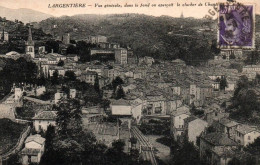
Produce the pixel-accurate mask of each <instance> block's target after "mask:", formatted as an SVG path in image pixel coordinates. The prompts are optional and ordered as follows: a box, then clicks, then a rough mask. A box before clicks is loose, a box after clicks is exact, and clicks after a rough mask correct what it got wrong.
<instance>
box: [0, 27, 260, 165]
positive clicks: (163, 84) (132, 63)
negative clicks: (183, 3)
mask: <svg viewBox="0 0 260 165" xmlns="http://www.w3.org/2000/svg"><path fill="white" fill-rule="evenodd" d="M26 29H27V31H26V33H27V39H26V41H24V53H19V52H17V51H15V50H10V51H8V52H7V53H5V54H1V55H0V59H1V63H2V61H3V62H4V63H5V64H4V65H2V64H1V66H3V67H1V69H0V76H1V79H2V80H1V82H0V85H1V86H0V94H1V95H0V96H1V101H0V124H1V131H5V133H1V134H0V136H1V140H0V165H7V164H8V165H9V164H16V165H18V164H20V165H31V164H43V165H45V164H66V163H67V164H75V165H78V164H109V163H108V161H109V162H110V164H151V165H158V164H163V165H164V164H180V165H181V164H194V165H200V164H202V165H204V164H205V165H234V164H235V165H238V164H240V165H241V164H243V165H246V164H248V165H249V164H250V165H257V164H259V162H260V153H259V147H260V124H259V118H260V116H259V115H260V111H259V105H260V104H259V98H260V90H259V89H260V88H259V87H260V86H259V85H260V84H259V82H260V81H259V80H260V77H259V74H260V65H259V64H258V63H255V60H256V58H257V60H258V57H259V51H258V50H254V51H249V50H242V49H235V50H234V49H221V50H219V51H220V52H219V53H218V54H215V55H214V58H212V59H210V60H208V61H207V62H204V63H203V64H202V65H196V66H193V65H188V64H186V62H185V61H183V60H181V59H179V58H176V59H174V60H161V59H156V58H153V57H151V56H149V54H147V56H138V54H136V53H135V51H134V50H133V49H132V48H131V46H126V45H120V44H119V43H116V42H111V40H110V39H109V38H108V37H107V36H104V35H86V36H83V37H84V38H85V39H84V40H80V41H77V40H75V38H74V40H72V38H71V36H70V32H68V33H65V34H63V35H62V36H59V42H57V43H58V45H57V44H56V43H54V42H53V43H54V44H53V45H55V46H52V47H51V46H50V45H51V44H42V45H39V44H37V45H36V43H35V39H34V38H35V37H34V35H33V32H32V31H34V27H33V26H32V25H31V24H28V25H27V26H26ZM173 33H174V32H173ZM9 35H10V34H9V33H8V29H5V28H3V29H2V31H1V32H0V43H1V44H2V45H3V44H6V43H9ZM49 43H50V42H49ZM80 44H82V45H83V47H85V48H84V49H83V48H82V51H83V50H86V51H85V52H84V51H83V52H80V51H76V50H74V49H76V48H77V46H78V45H80ZM80 50H81V49H80ZM86 52H87V53H86ZM84 53H86V55H85V54H84ZM87 54H88V55H87ZM248 54H250V55H251V54H254V55H255V56H254V58H253V57H252V58H251V59H249V57H251V56H250V55H248ZM84 55H85V56H84ZM245 61H249V62H245ZM250 62H251V63H250ZM253 63H254V64H253ZM2 136H3V137H2ZM55 154H56V155H55ZM104 155H105V156H104ZM117 156H118V157H120V158H118V157H117ZM102 157H104V158H102ZM101 158H102V159H101ZM127 161H129V162H127ZM65 162H66V163H65Z"/></svg>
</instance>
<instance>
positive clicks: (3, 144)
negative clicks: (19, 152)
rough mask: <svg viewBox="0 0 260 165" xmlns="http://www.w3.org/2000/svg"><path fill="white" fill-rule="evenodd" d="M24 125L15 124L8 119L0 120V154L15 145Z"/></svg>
mask: <svg viewBox="0 0 260 165" xmlns="http://www.w3.org/2000/svg"><path fill="white" fill-rule="evenodd" d="M25 127H26V125H22V124H17V123H14V122H13V121H11V120H10V119H0V154H1V153H5V152H7V151H9V150H10V149H11V148H12V147H14V146H15V145H16V143H17V142H18V139H19V137H20V135H21V133H22V132H23V130H24V129H25Z"/></svg>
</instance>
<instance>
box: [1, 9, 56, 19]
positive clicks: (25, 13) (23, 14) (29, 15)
mask: <svg viewBox="0 0 260 165" xmlns="http://www.w3.org/2000/svg"><path fill="white" fill-rule="evenodd" d="M0 17H6V19H9V20H13V21H14V20H15V19H18V20H19V21H22V22H24V23H28V22H39V21H42V20H45V19H47V18H50V17H53V16H52V15H50V14H45V13H42V12H38V11H35V10H31V9H25V8H21V9H9V8H5V7H2V6H0Z"/></svg>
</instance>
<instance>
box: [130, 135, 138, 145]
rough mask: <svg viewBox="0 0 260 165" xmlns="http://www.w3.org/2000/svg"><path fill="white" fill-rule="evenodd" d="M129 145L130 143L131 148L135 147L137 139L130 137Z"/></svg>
mask: <svg viewBox="0 0 260 165" xmlns="http://www.w3.org/2000/svg"><path fill="white" fill-rule="evenodd" d="M130 143H131V148H132V147H133V146H134V147H135V145H136V143H137V139H136V138H135V137H131V138H130Z"/></svg>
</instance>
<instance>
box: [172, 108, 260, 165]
mask: <svg viewBox="0 0 260 165" xmlns="http://www.w3.org/2000/svg"><path fill="white" fill-rule="evenodd" d="M209 127H212V128H214V131H212V132H210V131H209V130H207V129H208V128H209ZM171 134H172V135H173V137H174V139H175V140H176V141H179V140H182V139H183V138H184V137H186V138H187V139H188V140H189V141H190V142H192V143H193V144H194V145H195V146H197V147H198V149H199V152H200V158H201V159H202V160H204V161H206V162H207V163H209V164H219V165H227V164H228V162H229V161H230V160H231V159H232V158H234V157H237V156H238V155H245V154H247V153H243V152H244V151H242V150H241V149H240V148H241V147H239V146H243V147H244V146H247V145H248V144H250V143H253V142H254V141H255V139H256V138H258V137H260V130H259V129H257V128H256V127H255V126H249V125H246V124H241V123H238V122H236V121H234V120H231V119H229V118H228V115H227V114H226V113H223V112H221V111H219V110H217V109H215V111H214V112H213V113H211V112H209V113H207V114H205V115H203V116H202V117H197V116H194V115H192V114H191V112H190V108H189V107H187V106H183V107H180V108H178V109H177V110H176V111H175V112H174V113H172V114H171Z"/></svg>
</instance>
